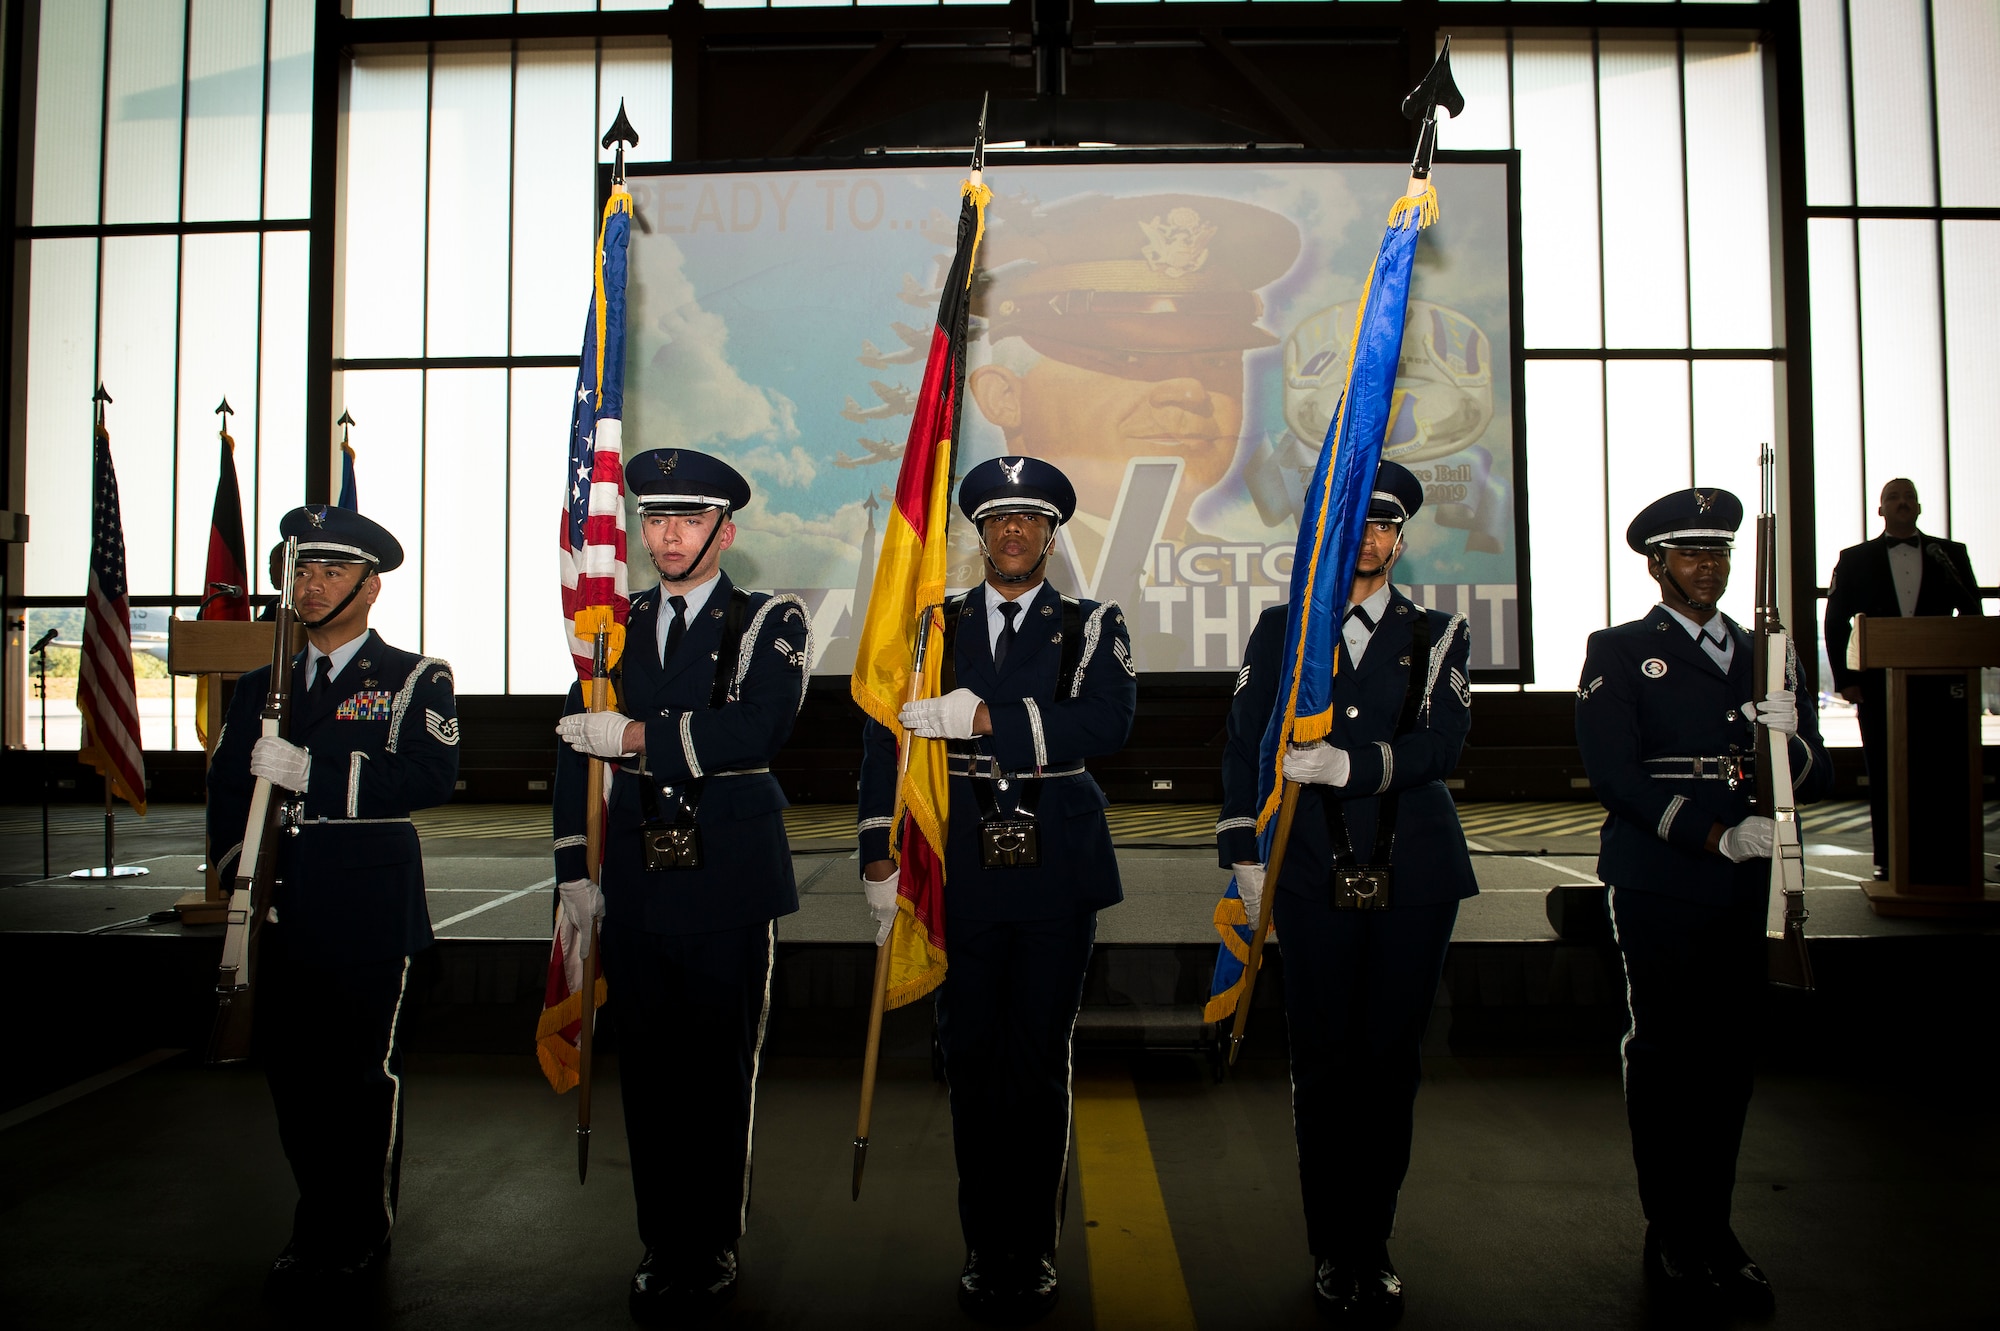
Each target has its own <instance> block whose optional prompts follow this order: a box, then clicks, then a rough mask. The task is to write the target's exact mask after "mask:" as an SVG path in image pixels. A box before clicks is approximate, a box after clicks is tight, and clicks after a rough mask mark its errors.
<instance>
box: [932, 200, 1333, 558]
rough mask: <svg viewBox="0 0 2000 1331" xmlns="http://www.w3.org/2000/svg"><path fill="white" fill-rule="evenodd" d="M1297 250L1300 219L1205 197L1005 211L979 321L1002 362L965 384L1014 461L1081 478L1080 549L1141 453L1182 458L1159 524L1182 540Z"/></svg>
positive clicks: (1223, 462)
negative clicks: (1267, 301) (1271, 300)
mask: <svg viewBox="0 0 2000 1331" xmlns="http://www.w3.org/2000/svg"><path fill="white" fill-rule="evenodd" d="M1298 253H1299V232H1298V228H1297V226H1295V225H1294V224H1293V223H1292V221H1291V220H1290V219H1289V218H1286V217H1283V216H1281V215H1280V214H1278V213H1275V212H1272V211H1271V210H1269V209H1267V208H1261V207H1258V206H1257V205H1255V204H1248V203H1240V202H1237V201H1235V200H1232V199H1221V198H1213V197H1210V196H1206V195H1198V194H1149V195H1142V196H1139V197H1135V198H1107V197H1105V196H1102V195H1089V196H1085V197H1083V198H1078V199H1073V200H1069V201H1066V202H1064V203H1061V204H1057V205H1055V206H1054V207H1051V208H1048V209H1046V210H1044V211H1041V212H1039V213H1030V214H1026V215H1024V216H1018V217H1005V216H1004V215H1003V218H1002V224H1000V225H997V226H995V227H994V229H993V230H992V231H991V232H990V233H989V235H988V238H987V241H986V243H985V250H984V252H983V253H982V255H981V258H982V260H983V262H984V264H985V266H986V269H987V271H988V272H990V273H992V274H993V278H992V283H991V286H990V287H989V288H988V289H987V290H985V291H984V292H983V293H982V298H981V299H980V301H979V302H978V303H977V304H976V305H975V306H974V312H975V313H977V314H981V315H983V316H984V317H985V319H986V320H987V336H988V339H989V342H990V343H991V345H992V348H993V352H992V360H991V361H990V362H989V363H988V364H986V365H983V366H981V367H980V368H979V369H977V370H974V371H973V372H972V374H971V376H970V377H969V378H968V380H967V387H968V389H969V390H970V392H971V395H972V398H973V400H974V401H975V402H976V403H977V404H978V406H979V411H980V414H981V415H982V416H984V417H985V418H986V419H987V420H988V421H990V422H992V423H993V424H994V425H996V426H998V427H999V428H1000V430H1001V431H1002V433H1004V434H1005V436H1006V449H1007V452H1009V453H1013V454H1020V453H1026V454H1030V455H1033V456H1036V457H1042V458H1048V459H1051V460H1053V461H1055V462H1057V463H1059V464H1060V465H1061V467H1062V468H1063V470H1064V471H1065V472H1066V473H1067V474H1068V475H1069V476H1070V477H1071V478H1072V479H1073V480H1074V481H1075V484H1076V491H1077V501H1078V510H1077V514H1076V518H1075V520H1074V522H1073V523H1072V536H1073V538H1079V542H1080V544H1083V545H1085V546H1095V545H1096V544H1097V543H1098V542H1100V541H1101V540H1102V539H1103V537H1104V535H1105V532H1106V529H1107V527H1108V525H1109V521H1110V518H1111V513H1112V509H1113V507H1114V506H1115V505H1116V504H1117V502H1118V492H1119V486H1120V483H1121V482H1122V481H1123V479H1124V476H1125V466H1126V463H1127V462H1129V461H1130V460H1131V459H1133V458H1142V457H1143V458H1174V459H1178V460H1179V461H1180V462H1181V463H1182V465H1183V470H1182V472H1181V477H1180V483H1179V486H1178V489H1177V490H1176V492H1175V494H1174V497H1173V501H1172V503H1171V505H1170V507H1169V508H1168V511H1167V513H1166V518H1165V525H1164V526H1163V527H1162V528H1161V530H1162V532H1163V533H1164V534H1165V536H1166V537H1167V538H1168V539H1175V538H1178V537H1179V536H1180V535H1181V533H1182V531H1183V529H1184V528H1185V527H1186V526H1187V518H1188V509H1189V507H1190V505H1192V504H1193V503H1194V501H1195V499H1196V498H1197V497H1198V496H1199V495H1200V494H1201V493H1202V492H1203V491H1204V490H1207V489H1209V488H1210V487H1211V486H1213V485H1214V484H1215V483H1216V482H1217V481H1219V480H1220V479H1222V477H1223V475H1224V474H1225V473H1226V472H1227V471H1228V470H1229V467H1230V463H1231V462H1232V460H1233V459H1234V458H1235V455H1236V447H1237V440H1238V437H1239V435H1240V433H1241V427H1242V423H1243V391H1244V390H1243V357H1244V353H1245V352H1248V351H1252V350H1255V349H1257V348H1259V347H1268V346H1274V345H1276V343H1277V340H1278V339H1277V337H1276V336H1275V335H1273V334H1272V333H1270V332H1268V331H1267V330H1265V329H1264V328H1263V327H1261V326H1260V323H1259V321H1260V320H1261V319H1262V318H1263V315H1264V304H1263V301H1262V299H1261V298H1260V297H1259V295H1258V294H1257V293H1258V290H1259V289H1260V288H1262V287H1265V286H1268V285H1269V284H1270V283H1272V282H1273V281H1275V280H1277V279H1278V278H1279V277H1281V276H1283V275H1284V273H1285V272H1286V271H1287V270H1288V269H1289V268H1290V267H1291V266H1292V263H1293V261H1294V260H1295V259H1296V258H1297V257H1298ZM1093 555H1094V551H1092V550H1086V552H1085V554H1084V558H1085V560H1086V562H1089V561H1090V559H1091V558H1092V557H1093Z"/></svg>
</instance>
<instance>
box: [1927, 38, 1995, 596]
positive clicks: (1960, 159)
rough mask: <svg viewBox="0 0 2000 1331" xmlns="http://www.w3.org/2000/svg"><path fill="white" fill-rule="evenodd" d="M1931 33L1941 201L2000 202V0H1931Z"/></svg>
mask: <svg viewBox="0 0 2000 1331" xmlns="http://www.w3.org/2000/svg"><path fill="white" fill-rule="evenodd" d="M1931 38H1932V41H1933V43H1934V44H1935V49H1936V53H1937V60H1936V65H1937V103H1938V106H1939V108H1940V109H1941V113H1940V114H1939V116H1938V118H1937V127H1938V169H1939V171H1940V173H1941V174H1942V176H1943V182H1942V183H1943V186H1944V198H1943V199H1942V200H1940V202H1942V203H1943V204H1944V205H1945V206H1946V207H1947V208H1980V207H1992V206H1994V205H1996V204H2000V77H1996V76H2000V4H1995V3H1994V2H1993V0H1935V2H1934V3H1933V4H1932V5H1931ZM1974 567H1975V568H1977V567H1978V565H1976V564H1975V565H1974Z"/></svg>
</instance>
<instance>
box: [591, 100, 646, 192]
mask: <svg viewBox="0 0 2000 1331" xmlns="http://www.w3.org/2000/svg"><path fill="white" fill-rule="evenodd" d="M599 142H600V144H601V145H602V146H603V147H606V148H609V147H610V146H611V145H612V144H614V143H615V144H617V145H618V155H617V156H616V157H615V158H613V159H612V163H611V184H612V186H613V188H616V187H618V186H620V185H623V184H624V183H625V147H626V145H627V144H630V145H631V146H632V147H634V148H636V147H638V146H639V131H638V130H636V129H633V128H632V122H631V121H629V120H627V119H626V118H625V99H624V98H623V97H620V98H619V99H618V114H617V116H616V117H615V118H613V120H612V121H611V128H610V129H607V130H605V131H604V137H603V138H602V139H601V140H599Z"/></svg>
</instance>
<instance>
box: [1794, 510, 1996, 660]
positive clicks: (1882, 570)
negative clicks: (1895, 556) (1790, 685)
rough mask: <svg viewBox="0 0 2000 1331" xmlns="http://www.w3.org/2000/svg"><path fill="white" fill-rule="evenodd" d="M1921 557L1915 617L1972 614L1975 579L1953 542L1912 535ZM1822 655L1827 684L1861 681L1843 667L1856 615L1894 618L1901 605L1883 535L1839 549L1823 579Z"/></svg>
mask: <svg viewBox="0 0 2000 1331" xmlns="http://www.w3.org/2000/svg"><path fill="white" fill-rule="evenodd" d="M1917 540H1918V541H1919V542H1920V544H1921V548H1922V552H1923V559H1922V562H1921V564H1920V565H1919V567H1921V568H1922V569H1923V577H1922V580H1921V581H1920V582H1919V583H1918V584H1917V611H1916V612H1917V613H1918V614H1919V615H1949V614H1954V613H1956V614H1961V615H1977V614H1981V613H1983V612H1982V611H1981V609H1980V604H1979V593H1978V591H1977V590H1976V588H1977V587H1978V586H1979V579H1978V578H1976V577H1974V576H1973V573H1972V560H1971V559H1970V558H1968V557H1967V555H1966V553H1965V547H1964V546H1963V545H1960V544H1959V543H1958V542H1957V541H1942V540H1939V539H1938V538H1937V537H1935V536H1926V535H1924V534H1923V533H1922V532H1918V533H1917ZM1826 591H1827V595H1826V656H1827V660H1828V661H1829V662H1831V663H1832V665H1833V687H1834V688H1835V689H1844V688H1846V687H1848V686H1849V685H1850V684H1858V683H1860V682H1861V675H1862V673H1863V672H1861V671H1858V670H1849V669H1848V668H1847V640H1848V639H1849V638H1850V637H1852V636H1853V634H1854V617H1855V616H1856V615H1869V616H1877V615H1880V616H1886V617H1889V618H1899V617H1900V616H1901V615H1902V613H1903V607H1902V603H1901V602H1900V601H1898V600H1897V599H1896V580H1895V578H1894V577H1893V576H1891V574H1890V572H1889V538H1888V537H1887V536H1886V535H1885V536H1877V537H1876V538H1875V539H1874V540H1872V541H1863V542H1862V543H1861V544H1860V545H1850V546H1848V547H1847V548H1846V549H1845V550H1842V551H1841V552H1840V559H1839V561H1838V562H1837V563H1835V564H1834V566H1833V576H1832V578H1830V579H1828V582H1827V589H1826Z"/></svg>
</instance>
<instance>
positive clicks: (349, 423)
mask: <svg viewBox="0 0 2000 1331" xmlns="http://www.w3.org/2000/svg"><path fill="white" fill-rule="evenodd" d="M334 424H335V425H338V426H339V427H340V445H341V447H342V448H345V447H346V446H347V432H348V431H349V430H350V429H352V428H353V427H354V426H357V425H359V424H361V422H360V421H357V420H355V419H354V417H353V416H351V415H349V414H348V411H347V408H345V407H342V408H341V409H340V419H339V420H337V421H335V422H334Z"/></svg>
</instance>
